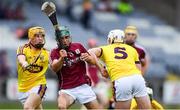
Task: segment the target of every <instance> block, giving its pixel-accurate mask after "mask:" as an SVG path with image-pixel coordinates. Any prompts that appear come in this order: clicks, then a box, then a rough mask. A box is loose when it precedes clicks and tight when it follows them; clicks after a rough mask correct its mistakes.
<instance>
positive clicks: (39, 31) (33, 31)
mask: <svg viewBox="0 0 180 110" xmlns="http://www.w3.org/2000/svg"><path fill="white" fill-rule="evenodd" d="M37 35H42V36H43V37H44V36H45V30H44V28H42V27H39V26H36V27H31V28H30V29H29V30H28V38H29V40H30V44H31V45H32V46H33V47H35V48H37V49H41V48H42V47H43V46H44V44H45V39H44V41H43V43H40V42H38V43H35V42H34V38H35V37H36V36H37Z"/></svg>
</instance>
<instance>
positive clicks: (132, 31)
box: [124, 26, 138, 36]
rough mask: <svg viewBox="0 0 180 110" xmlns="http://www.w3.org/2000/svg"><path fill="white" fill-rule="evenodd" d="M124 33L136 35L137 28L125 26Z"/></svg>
mask: <svg viewBox="0 0 180 110" xmlns="http://www.w3.org/2000/svg"><path fill="white" fill-rule="evenodd" d="M124 33H125V34H126V33H134V34H136V36H138V30H137V28H136V27H135V26H127V27H126V28H125V30H124Z"/></svg>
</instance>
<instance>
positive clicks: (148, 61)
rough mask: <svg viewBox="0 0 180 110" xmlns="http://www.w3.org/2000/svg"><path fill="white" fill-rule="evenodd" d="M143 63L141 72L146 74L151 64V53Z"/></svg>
mask: <svg viewBox="0 0 180 110" xmlns="http://www.w3.org/2000/svg"><path fill="white" fill-rule="evenodd" d="M141 63H142V67H141V72H142V75H144V74H145V73H146V71H147V69H148V67H149V64H150V57H149V55H147V54H146V56H145V58H144V59H143V60H141Z"/></svg>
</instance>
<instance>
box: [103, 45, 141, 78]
mask: <svg viewBox="0 0 180 110" xmlns="http://www.w3.org/2000/svg"><path fill="white" fill-rule="evenodd" d="M100 48H101V49H102V53H101V59H102V60H103V61H104V62H105V63H106V66H107V69H108V74H109V77H110V79H111V81H114V80H116V79H119V78H121V77H126V76H130V75H133V74H141V72H140V70H139V69H138V68H137V67H136V65H135V63H140V62H139V58H138V54H137V51H136V50H135V49H134V48H133V47H131V46H129V45H127V44H111V45H106V46H101V47H100Z"/></svg>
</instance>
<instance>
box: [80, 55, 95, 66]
mask: <svg viewBox="0 0 180 110" xmlns="http://www.w3.org/2000/svg"><path fill="white" fill-rule="evenodd" d="M80 58H81V60H83V61H86V62H87V63H90V64H93V65H95V64H96V61H95V58H94V57H93V56H92V54H89V53H88V52H86V53H81V56H80Z"/></svg>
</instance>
